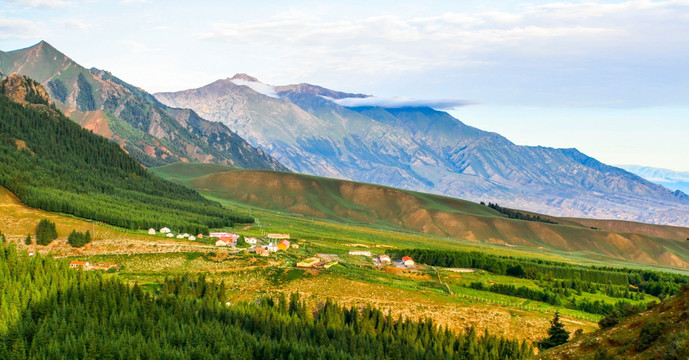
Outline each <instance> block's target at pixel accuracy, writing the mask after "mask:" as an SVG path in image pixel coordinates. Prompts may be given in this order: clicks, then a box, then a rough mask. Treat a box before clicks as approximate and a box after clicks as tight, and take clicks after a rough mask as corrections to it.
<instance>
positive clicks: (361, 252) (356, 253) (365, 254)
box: [349, 250, 371, 256]
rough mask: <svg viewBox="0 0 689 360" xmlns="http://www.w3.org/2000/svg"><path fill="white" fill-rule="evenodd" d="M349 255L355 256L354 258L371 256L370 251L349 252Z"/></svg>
mask: <svg viewBox="0 0 689 360" xmlns="http://www.w3.org/2000/svg"><path fill="white" fill-rule="evenodd" d="M349 255H354V256H371V252H370V251H365V250H349Z"/></svg>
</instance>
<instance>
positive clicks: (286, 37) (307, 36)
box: [196, 0, 689, 103]
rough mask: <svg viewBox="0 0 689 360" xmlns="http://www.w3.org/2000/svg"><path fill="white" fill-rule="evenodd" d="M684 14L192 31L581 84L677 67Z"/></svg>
mask: <svg viewBox="0 0 689 360" xmlns="http://www.w3.org/2000/svg"><path fill="white" fill-rule="evenodd" d="M688 14H689V2H687V1H683V0H682V1H680V0H677V1H673V0H670V1H648V0H640V1H636V0H634V1H626V2H621V3H608V4H601V3H594V2H583V3H564V2H562V3H551V4H547V5H537V6H536V5H523V6H521V7H518V8H517V9H516V10H515V11H511V12H506V11H485V12H465V13H462V12H446V13H443V14H439V15H436V16H424V17H405V16H402V15H384V16H370V17H362V18H351V17H350V18H338V19H333V18H332V17H316V16H313V15H311V14H308V13H298V12H292V13H290V14H289V15H285V14H282V15H280V16H275V17H273V18H268V19H264V20H255V21H253V20H247V21H244V22H239V23H230V22H225V23H214V24H211V25H209V27H208V28H207V29H206V31H203V32H199V33H197V34H196V37H197V38H199V39H204V40H213V41H224V42H228V43H231V44H233V45H238V46H252V47H261V46H262V47H264V48H267V49H273V50H272V51H273V52H274V53H280V55H279V58H278V59H275V60H276V62H278V63H281V64H282V63H285V64H288V65H286V66H287V67H289V68H290V70H294V71H298V72H299V73H300V74H302V75H307V74H309V73H320V74H323V73H325V72H342V73H346V72H356V73H359V74H370V75H397V76H404V75H406V74H409V73H410V72H423V71H426V72H431V71H437V72H438V73H446V74H452V73H458V74H467V73H468V74H471V73H473V72H474V71H473V70H472V69H475V68H476V67H483V69H482V70H481V71H482V73H483V74H488V75H487V76H490V71H491V69H495V70H493V71H494V72H495V74H496V75H495V76H500V75H499V74H498V72H500V71H503V72H507V76H508V77H509V76H511V77H518V76H523V77H525V79H520V80H519V81H520V82H521V83H520V84H519V85H520V86H521V85H522V83H523V82H525V81H536V79H531V80H529V79H526V78H527V77H528V76H529V75H527V74H528V73H529V72H533V73H534V76H536V77H543V76H545V74H550V75H551V76H550V77H549V79H543V80H542V81H550V82H554V81H558V80H559V79H565V78H567V77H569V78H571V79H572V80H573V82H575V83H576V82H582V81H584V80H585V79H588V78H589V77H592V76H593V77H594V78H593V79H591V80H592V81H593V83H596V82H602V81H603V80H602V78H603V77H605V76H608V75H606V74H610V73H615V72H624V71H634V70H632V69H634V68H636V67H639V66H642V67H647V68H649V69H650V70H653V71H656V72H672V71H681V70H682V69H681V68H670V67H668V66H667V64H666V62H667V61H668V59H673V60H674V62H675V63H679V64H681V61H677V60H678V59H686V60H688V61H689V36H687V35H686V34H689V22H687V21H686V16H687V15H688ZM281 66H282V65H281ZM596 66H598V67H599V69H598V70H595V67H596ZM685 70H686V69H685ZM595 71H599V72H601V73H602V74H598V73H595ZM584 73H585V74H584ZM520 74H521V75H520ZM649 74H650V73H649ZM620 76H626V78H629V76H628V75H624V74H623V75H620ZM649 77H652V76H650V75H649ZM503 78H505V77H503ZM593 83H592V84H593ZM591 86H599V85H598V84H593V85H591ZM600 86H610V85H609V84H608V85H606V84H600ZM582 91H583V90H582ZM595 97H597V96H595ZM601 101H603V100H601ZM606 101H608V102H611V103H614V102H616V101H617V100H616V99H608V100H606Z"/></svg>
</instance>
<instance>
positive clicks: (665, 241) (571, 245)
mask: <svg viewBox="0 0 689 360" xmlns="http://www.w3.org/2000/svg"><path fill="white" fill-rule="evenodd" d="M152 171H153V172H154V173H155V174H158V175H159V176H162V177H163V178H167V179H169V180H172V181H177V182H180V183H184V184H187V185H190V186H192V187H193V188H195V189H197V190H198V191H200V192H201V193H202V194H205V195H210V196H212V197H216V198H222V199H228V200H231V201H233V202H237V203H243V204H248V205H249V206H255V207H259V208H263V209H270V210H273V211H282V212H288V213H291V214H297V215H302V216H306V217H312V218H320V219H329V220H333V221H337V222H341V223H348V224H363V225H366V226H370V227H374V228H385V229H395V230H403V231H413V232H417V233H423V234H430V235H435V236H441V237H448V238H458V239H465V240H471V241H475V242H483V243H493V244H505V245H506V246H508V247H509V246H524V247H527V248H532V249H534V250H537V249H548V250H556V251H562V252H567V253H569V254H571V255H575V256H583V257H598V258H611V259H616V260H618V261H629V262H636V263H649V264H661V265H667V266H672V267H689V242H687V241H686V236H685V235H687V234H689V229H685V228H675V227H664V226H651V225H646V226H647V227H648V228H646V229H644V228H641V227H634V226H636V225H634V224H636V223H624V222H623V223H621V225H618V226H619V227H620V228H618V229H616V230H602V227H603V226H604V225H605V224H608V223H612V224H617V222H615V221H602V222H601V223H598V224H597V225H598V229H593V228H591V226H592V225H588V224H587V223H586V221H587V220H581V221H580V220H579V219H568V218H555V217H548V216H543V217H544V218H548V219H550V220H552V221H554V222H557V224H549V223H544V222H537V221H523V220H516V219H509V218H506V216H505V215H503V214H501V213H499V212H498V211H495V210H493V209H491V208H489V207H487V206H483V205H479V204H476V203H472V202H469V201H465V200H459V199H454V198H449V197H444V196H438V195H432V194H425V193H418V192H412V191H407V190H400V189H394V188H389V187H384V186H378V185H372V184H365V183H356V182H351V181H343V180H336V179H328V178H320V177H315V176H307V175H300V174H293V173H281V172H273V171H259V170H236V169H229V168H226V167H222V166H217V165H206V164H182V163H179V164H172V165H168V166H164V167H161V168H154V169H152ZM606 226H610V227H614V225H606ZM624 226H627V228H624ZM639 226H640V225H639ZM632 230H634V231H637V232H634V231H632ZM661 236H666V237H661Z"/></svg>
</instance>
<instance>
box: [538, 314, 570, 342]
mask: <svg viewBox="0 0 689 360" xmlns="http://www.w3.org/2000/svg"><path fill="white" fill-rule="evenodd" d="M567 340H569V331H567V330H565V324H563V323H561V322H560V313H559V312H557V311H556V312H555V316H554V317H553V320H551V321H550V329H548V337H547V338H545V339H543V340H541V341H540V342H539V343H538V347H539V348H540V349H550V348H551V347H555V346H558V345H562V344H564V343H566V342H567Z"/></svg>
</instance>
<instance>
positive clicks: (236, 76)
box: [229, 73, 260, 82]
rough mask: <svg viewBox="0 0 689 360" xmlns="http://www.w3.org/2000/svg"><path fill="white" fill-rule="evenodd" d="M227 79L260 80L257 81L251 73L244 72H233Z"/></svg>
mask: <svg viewBox="0 0 689 360" xmlns="http://www.w3.org/2000/svg"><path fill="white" fill-rule="evenodd" d="M229 80H244V81H250V82H260V81H258V79H257V78H255V77H253V76H251V75H248V74H245V73H241V74H235V75H234V76H233V77H231V78H229Z"/></svg>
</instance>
